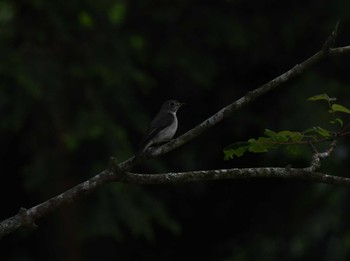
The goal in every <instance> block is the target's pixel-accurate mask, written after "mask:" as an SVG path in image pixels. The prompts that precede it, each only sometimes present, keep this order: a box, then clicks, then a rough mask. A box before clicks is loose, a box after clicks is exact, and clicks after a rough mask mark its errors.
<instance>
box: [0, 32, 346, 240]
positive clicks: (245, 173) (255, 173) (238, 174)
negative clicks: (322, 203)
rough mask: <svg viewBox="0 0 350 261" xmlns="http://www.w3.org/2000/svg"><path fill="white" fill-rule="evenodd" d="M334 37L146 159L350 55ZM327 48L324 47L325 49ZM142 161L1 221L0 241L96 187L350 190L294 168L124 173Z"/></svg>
mask: <svg viewBox="0 0 350 261" xmlns="http://www.w3.org/2000/svg"><path fill="white" fill-rule="evenodd" d="M336 29H337V27H336ZM336 29H335V32H336ZM335 35H336V33H334V32H333V33H332V34H331V35H330V38H329V39H331V40H329V39H328V40H327V42H326V43H328V42H331V44H326V43H325V44H324V45H323V47H322V49H321V51H319V52H317V53H316V54H314V55H313V56H311V57H310V58H308V59H307V60H305V61H303V62H302V63H300V64H297V65H295V66H294V67H293V68H291V69H290V70H288V71H287V72H285V73H283V74H282V75H280V76H278V77H276V78H275V79H273V80H271V81H270V82H268V83H266V84H264V85H262V86H261V87H259V88H257V89H255V90H253V91H250V92H248V93H247V94H246V95H244V96H243V97H241V98H240V99H238V100H237V101H235V102H233V103H232V104H230V105H228V106H226V107H224V108H223V109H221V110H220V111H218V112H217V113H215V114H214V115H213V116H211V117H210V118H208V119H207V120H205V121H203V122H202V123H201V124H199V125H198V126H196V127H194V128H193V129H191V130H189V131H188V132H186V133H185V134H183V135H182V136H180V137H178V138H177V139H175V140H173V141H171V142H168V143H167V144H165V145H163V146H160V147H157V148H154V149H152V150H150V152H149V153H148V156H147V157H158V156H160V155H162V154H165V153H167V152H169V151H171V150H173V149H175V148H177V147H179V146H181V145H183V144H185V143H187V142H188V141H190V140H192V139H194V138H195V137H197V136H199V135H200V134H202V133H203V132H205V131H206V130H208V129H209V128H211V127H212V126H214V125H216V124H217V123H219V122H220V121H222V120H223V119H225V118H227V117H229V116H231V115H232V114H233V113H234V112H235V111H237V110H239V109H241V108H243V107H244V106H247V105H248V104H250V103H251V102H252V101H254V100H256V99H257V98H259V97H261V96H262V95H263V94H265V93H267V92H269V91H271V90H273V89H275V88H277V87H279V86H281V85H282V84H283V83H285V82H287V81H289V80H290V79H292V78H294V77H296V76H298V75H300V74H302V73H303V72H305V71H306V70H307V69H308V68H309V67H311V66H312V65H314V64H316V63H318V62H319V61H320V60H322V59H323V58H325V57H326V56H338V55H344V54H349V53H350V46H345V47H339V48H331V47H332V46H331V45H332V44H333V43H334V39H335ZM325 46H326V47H325ZM142 160H143V158H140V157H134V156H133V157H131V158H130V159H128V160H126V161H124V162H122V163H119V164H118V163H117V162H116V161H115V160H113V159H112V160H111V162H110V167H109V169H106V170H104V171H102V172H101V173H99V174H97V175H96V176H94V177H92V178H90V179H89V180H87V181H85V182H83V183H81V184H79V185H77V186H75V187H73V188H71V189H69V190H67V191H66V192H63V193H62V194H60V195H58V196H55V197H53V198H51V199H49V200H47V201H45V202H43V203H41V204H38V205H37V206H34V207H32V208H30V209H28V210H27V209H24V208H21V209H20V211H19V213H18V214H17V215H15V216H13V217H10V218H8V219H6V220H3V221H2V222H1V223H0V238H1V237H3V236H4V235H6V234H9V233H11V232H13V231H15V230H17V229H18V228H20V227H23V226H31V227H35V223H34V222H35V220H37V219H38V218H41V217H42V216H44V215H46V214H48V213H49V212H51V211H53V210H55V209H57V208H58V207H61V206H63V205H65V204H68V203H71V202H74V201H77V200H78V199H80V198H82V197H83V196H85V195H87V194H88V193H91V192H93V191H94V190H95V189H97V188H98V187H100V186H102V185H104V184H106V183H109V182H112V181H119V182H126V183H137V184H151V183H152V184H166V183H178V182H190V181H199V180H214V179H233V178H253V177H279V178H301V179H307V180H311V181H315V182H322V183H327V184H333V185H342V186H350V180H349V179H348V178H343V177H336V176H329V175H326V174H322V173H318V172H313V171H311V170H313V169H310V167H309V168H305V169H293V168H258V169H252V168H247V169H226V170H225V169H224V170H207V171H192V172H185V173H167V174H157V175H149V174H134V173H128V172H127V170H129V169H130V168H132V167H133V166H134V165H135V164H137V163H138V162H140V161H142Z"/></svg>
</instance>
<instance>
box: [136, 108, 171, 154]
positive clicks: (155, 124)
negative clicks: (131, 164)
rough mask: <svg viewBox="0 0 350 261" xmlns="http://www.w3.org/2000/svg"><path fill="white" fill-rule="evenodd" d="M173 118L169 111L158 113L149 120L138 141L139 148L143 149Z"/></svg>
mask: <svg viewBox="0 0 350 261" xmlns="http://www.w3.org/2000/svg"><path fill="white" fill-rule="evenodd" d="M173 120H174V116H173V114H172V113H170V112H166V113H163V112H161V113H158V114H157V116H156V117H155V118H154V119H153V121H152V122H151V124H150V126H149V128H148V130H147V132H146V134H145V136H144V137H143V138H142V140H141V142H140V146H139V148H140V149H141V150H144V149H145V148H146V147H147V144H148V143H149V142H150V141H151V140H152V139H153V138H154V137H155V136H156V135H157V134H158V133H159V132H160V131H161V130H163V129H165V128H166V127H168V126H169V125H171V123H172V121H173Z"/></svg>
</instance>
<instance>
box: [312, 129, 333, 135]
mask: <svg viewBox="0 0 350 261" xmlns="http://www.w3.org/2000/svg"><path fill="white" fill-rule="evenodd" d="M313 129H314V130H315V132H316V133H318V134H319V135H321V136H322V137H325V138H327V137H330V136H331V134H330V133H329V131H328V130H325V129H323V128H321V127H314V128H313Z"/></svg>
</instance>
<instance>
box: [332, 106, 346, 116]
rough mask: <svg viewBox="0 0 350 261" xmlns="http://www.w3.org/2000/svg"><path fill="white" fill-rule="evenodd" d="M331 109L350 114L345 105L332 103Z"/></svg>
mask: <svg viewBox="0 0 350 261" xmlns="http://www.w3.org/2000/svg"><path fill="white" fill-rule="evenodd" d="M332 110H333V111H338V112H344V113H347V114H350V110H349V109H348V108H346V107H345V106H343V105H340V104H332Z"/></svg>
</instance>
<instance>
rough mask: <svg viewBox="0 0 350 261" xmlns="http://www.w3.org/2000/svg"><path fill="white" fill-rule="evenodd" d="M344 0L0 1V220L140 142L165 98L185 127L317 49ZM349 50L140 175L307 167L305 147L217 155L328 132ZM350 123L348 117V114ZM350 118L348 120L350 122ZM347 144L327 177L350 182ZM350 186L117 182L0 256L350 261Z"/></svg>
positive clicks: (342, 31)
mask: <svg viewBox="0 0 350 261" xmlns="http://www.w3.org/2000/svg"><path fill="white" fill-rule="evenodd" d="M349 10H350V2H346V1H344V2H343V1H319V0H317V1H316V0H313V1H287V2H286V1H272V0H271V1H240V0H236V1H235V0H232V1H229V0H227V1H223V0H220V1H198V0H197V1H196V0H186V1H185V0H178V1H156V0H145V1H112V0H99V1H92V0H90V1H89V0H87V1H78V0H76V1H61V0H50V1H45V0H32V1H29V0H27V1H26V0H16V1H0V117H1V121H0V131H1V135H0V141H1V143H0V144H1V150H0V151H1V155H0V156H1V157H0V160H1V162H0V163H1V181H0V196H1V197H0V199H1V201H0V206H1V212H0V219H5V218H7V217H10V216H12V215H14V214H15V213H17V211H18V209H19V208H20V207H27V208H29V207H32V206H34V205H36V204H38V203H40V202H42V201H44V200H46V199H48V198H50V197H52V196H55V195H57V194H58V193H60V192H63V191H65V190H67V189H69V188H70V187H72V186H74V185H76V184H78V183H80V182H82V181H84V180H86V179H88V178H90V177H92V176H93V175H96V174H97V173H98V172H100V171H101V170H103V169H104V168H106V167H107V166H108V159H109V157H110V156H115V157H116V158H117V159H118V160H119V161H122V160H125V159H127V158H128V157H130V156H131V155H132V154H133V152H134V151H135V150H136V148H137V144H138V142H139V141H140V139H141V137H142V133H143V132H144V131H145V129H146V128H147V125H148V123H149V121H150V120H151V119H152V117H153V116H154V115H155V114H156V113H157V111H158V110H159V107H160V105H161V104H162V102H163V101H165V100H167V99H170V98H171V99H178V100H180V101H181V102H185V103H186V106H185V107H183V108H182V109H181V110H180V111H179V113H178V117H179V121H180V125H179V129H178V132H177V135H180V134H182V133H184V132H185V131H187V130H189V129H191V128H192V127H194V126H196V125H197V124H199V123H200V122H202V121H203V120H205V119H206V118H208V117H209V116H211V115H212V114H214V113H215V112H216V111H218V110H219V109H221V108H222V107H224V106H225V105H228V104H229V103H231V102H233V101H234V100H236V99H238V98H239V97H241V96H242V95H244V94H245V93H246V92H247V91H249V90H252V89H254V88H257V87H258V86H260V85H261V84H263V83H265V82H267V81H269V80H271V79H273V78H274V77H276V76H278V75H279V74H281V73H283V72H285V71H286V70H288V69H290V68H291V67H292V66H294V65H295V64H297V63H300V62H301V61H303V60H304V59H306V58H308V57H309V56H311V55H313V54H314V53H316V52H317V51H318V50H319V49H320V48H321V46H322V44H323V42H324V41H325V39H326V38H327V37H328V35H329V34H330V32H331V31H332V30H333V28H334V26H335V24H336V22H337V20H338V19H340V21H341V24H340V28H339V36H338V38H337V42H336V46H344V45H349V44H350V36H349V33H348V31H349V28H350V15H349ZM349 68H350V62H349V56H342V57H337V58H329V59H325V60H323V61H322V62H321V63H319V64H317V65H316V66H314V67H312V68H310V69H309V70H307V71H306V72H305V73H304V74H303V75H301V76H299V77H298V78H296V79H294V80H292V81H290V82H288V83H287V84H284V85H283V86H281V87H280V88H279V89H277V90H274V91H273V92H270V93H268V94H267V95H265V96H263V97H261V98H260V99H258V100H257V101H256V102H254V104H251V105H249V106H248V107H245V108H244V109H243V110H241V111H239V112H237V113H236V114H235V115H234V116H232V117H231V118H229V119H226V120H225V121H224V122H222V123H220V124H218V125H217V126H215V127H213V128H211V129H210V130H209V131H208V132H206V133H205V134H203V135H201V136H200V137H198V138H197V139H195V140H193V141H191V142H189V143H187V144H185V145H184V146H182V147H180V148H178V149H177V150H175V151H172V152H170V153H169V154H167V155H164V156H162V157H160V158H158V159H154V160H150V161H148V162H145V163H143V164H142V165H140V166H138V167H137V168H135V169H134V171H138V172H146V173H160V172H167V171H173V172H175V171H189V170H203V169H214V168H229V167H259V166H282V167H283V166H286V165H287V164H292V165H293V166H294V167H304V166H307V165H308V163H309V161H310V152H309V150H308V148H302V149H301V150H300V153H297V154H292V155H291V154H288V153H286V150H284V149H280V150H277V151H273V152H271V153H267V154H254V155H252V154H247V155H245V156H244V157H242V158H238V159H234V160H230V161H224V160H223V148H224V147H225V146H227V145H229V144H231V143H232V142H235V141H239V140H247V139H248V138H251V137H257V136H259V135H262V134H263V132H264V129H265V128H268V129H272V130H276V131H279V130H284V129H289V130H304V129H306V128H309V127H312V126H318V125H320V126H323V127H327V121H328V118H327V117H328V113H327V106H323V105H325V104H322V103H311V102H307V101H306V99H307V98H308V97H310V96H312V95H315V94H319V93H323V92H326V93H328V94H329V95H330V96H334V97H337V98H338V101H339V103H341V104H344V105H346V106H350V101H349V97H350V88H349V82H350V73H349ZM344 120H346V118H344ZM348 120H349V119H347V121H348ZM348 146H349V140H348V138H347V137H346V138H343V139H341V140H340V142H339V145H338V147H337V150H336V152H335V153H334V154H333V156H332V157H331V158H330V159H328V160H326V161H325V162H324V165H323V168H322V171H324V172H326V173H330V174H333V175H339V176H349V173H348V161H349V149H348ZM349 200H350V194H349V189H346V188H342V187H335V186H331V185H324V184H316V183H310V182H307V181H296V180H281V179H247V180H223V181H215V182H197V183H191V184H176V185H142V186H141V185H140V186H138V185H126V184H118V183H115V184H109V185H107V186H104V187H102V188H100V189H98V190H97V191H96V192H94V193H93V194H91V195H89V196H88V197H86V198H84V199H83V200H81V201H79V202H75V203H73V204H72V205H70V206H66V207H63V208H61V209H59V210H56V211H54V212H53V213H50V214H49V215H48V216H46V217H44V218H42V219H40V220H38V221H37V224H38V225H39V228H38V229H37V230H35V231H31V230H30V229H21V230H19V231H16V232H15V233H13V234H11V235H9V236H6V237H5V238H3V239H2V240H1V242H0V256H1V257H0V259H1V260H183V259H185V258H187V259H193V260H332V261H334V260H349V258H350V222H349V220H350V205H349Z"/></svg>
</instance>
